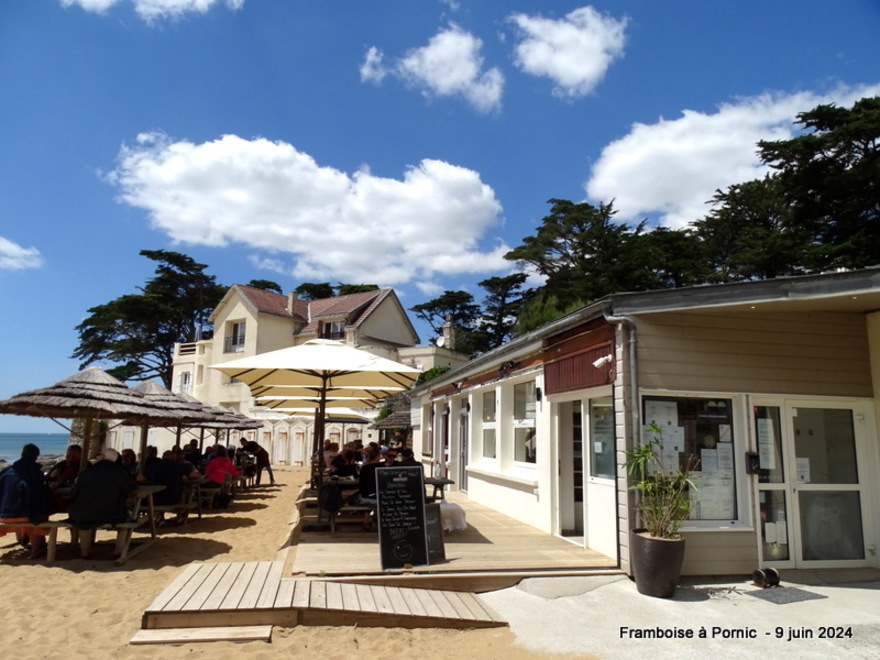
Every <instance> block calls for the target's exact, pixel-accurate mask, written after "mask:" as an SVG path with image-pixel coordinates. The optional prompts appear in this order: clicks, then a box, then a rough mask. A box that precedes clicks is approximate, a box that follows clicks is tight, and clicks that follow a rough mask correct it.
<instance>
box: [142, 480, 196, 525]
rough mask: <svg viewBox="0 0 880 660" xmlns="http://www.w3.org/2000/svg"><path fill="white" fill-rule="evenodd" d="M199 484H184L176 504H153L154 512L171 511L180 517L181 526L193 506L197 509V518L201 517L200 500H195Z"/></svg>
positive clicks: (187, 518)
mask: <svg viewBox="0 0 880 660" xmlns="http://www.w3.org/2000/svg"><path fill="white" fill-rule="evenodd" d="M198 490H199V485H198V483H191V484H185V485H184V486H183V489H182V490H181V493H180V500H179V501H178V502H177V503H176V504H155V503H154V504H153V511H154V512H155V513H173V514H174V515H176V516H178V517H180V518H181V519H182V521H183V522H182V526H183V527H186V523H187V522H188V521H189V512H190V511H192V510H193V509H194V508H195V509H196V510H197V511H198V516H199V518H201V517H202V507H201V502H197V501H196V499H197V497H198V492H197V491H198Z"/></svg>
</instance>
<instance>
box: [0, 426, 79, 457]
mask: <svg viewBox="0 0 880 660" xmlns="http://www.w3.org/2000/svg"><path fill="white" fill-rule="evenodd" d="M69 437H70V434H69V433H0V460H5V461H6V462H7V463H13V462H15V461H17V460H18V459H19V458H20V457H21V448H22V447H23V446H24V445H26V444H28V443H29V442H30V443H33V444H35V445H36V446H37V447H39V448H40V456H41V457H43V456H50V455H60V456H63V455H64V452H66V451H67V444H68V439H69Z"/></svg>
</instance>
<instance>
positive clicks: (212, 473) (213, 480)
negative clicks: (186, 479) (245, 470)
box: [204, 445, 240, 488]
mask: <svg viewBox="0 0 880 660" xmlns="http://www.w3.org/2000/svg"><path fill="white" fill-rule="evenodd" d="M227 474H229V475H232V476H233V477H236V476H238V475H239V474H240V472H239V471H238V470H236V469H235V464H234V463H233V462H232V461H231V460H230V459H229V454H228V452H227V451H226V447H224V446H223V445H217V446H216V447H215V448H214V457H213V458H212V459H211V460H210V461H208V464H207V465H206V466H205V479H207V482H206V483H205V484H204V485H205V486H207V487H209V488H210V487H212V486H222V485H223V484H224V482H225V481H226V475H227Z"/></svg>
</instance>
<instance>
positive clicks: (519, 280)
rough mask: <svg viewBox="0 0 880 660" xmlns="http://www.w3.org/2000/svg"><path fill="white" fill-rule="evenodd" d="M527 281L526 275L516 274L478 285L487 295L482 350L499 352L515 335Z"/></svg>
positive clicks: (482, 326)
mask: <svg viewBox="0 0 880 660" xmlns="http://www.w3.org/2000/svg"><path fill="white" fill-rule="evenodd" d="M525 281H526V274H525V273H514V274H512V275H508V276H506V277H490V278H489V279H486V280H483V281H482V282H480V283H479V284H480V286H481V287H483V289H484V290H485V291H486V297H485V299H484V300H483V317H482V320H481V329H482V330H483V333H484V334H485V337H486V341H485V345H484V346H483V347H482V350H484V351H487V350H491V349H493V348H497V347H499V346H501V345H502V344H503V343H504V342H506V341H507V340H509V339H510V338H511V337H512V336H513V335H514V334H515V330H516V320H517V317H518V315H519V310H520V307H522V304H523V297H522V292H521V289H522V286H523V284H525Z"/></svg>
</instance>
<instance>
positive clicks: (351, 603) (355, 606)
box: [339, 582, 363, 612]
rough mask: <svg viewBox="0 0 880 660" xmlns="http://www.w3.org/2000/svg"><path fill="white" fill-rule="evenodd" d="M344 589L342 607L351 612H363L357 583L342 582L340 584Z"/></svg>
mask: <svg viewBox="0 0 880 660" xmlns="http://www.w3.org/2000/svg"><path fill="white" fill-rule="evenodd" d="M339 587H340V589H341V590H342V607H343V609H345V610H346V611H349V612H361V611H363V610H362V609H361V604H360V600H359V599H358V590H357V585H355V584H351V583H347V582H342V583H340V584H339Z"/></svg>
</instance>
